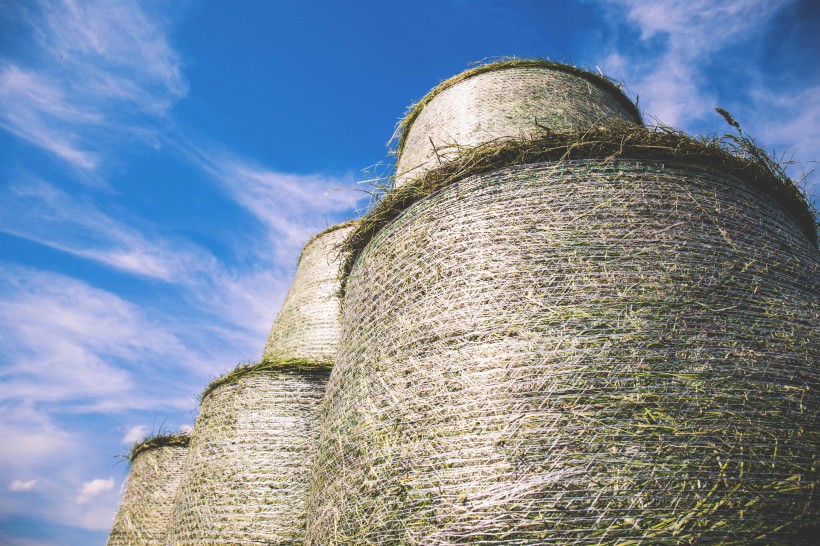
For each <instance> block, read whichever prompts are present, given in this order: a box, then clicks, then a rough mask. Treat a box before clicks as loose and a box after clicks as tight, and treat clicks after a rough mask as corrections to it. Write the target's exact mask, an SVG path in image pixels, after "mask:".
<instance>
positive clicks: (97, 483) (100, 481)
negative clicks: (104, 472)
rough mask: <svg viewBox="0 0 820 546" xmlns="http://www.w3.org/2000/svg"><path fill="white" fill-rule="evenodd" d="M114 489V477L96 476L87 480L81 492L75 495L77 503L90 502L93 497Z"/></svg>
mask: <svg viewBox="0 0 820 546" xmlns="http://www.w3.org/2000/svg"><path fill="white" fill-rule="evenodd" d="M112 489H114V478H95V479H93V480H91V481H90V482H85V483H84V484H83V486H82V488H81V489H80V493H79V494H78V495H77V496H76V497H74V503H75V504H88V503H89V502H90V501H91V499H93V498H94V497H96V496H97V495H99V494H100V493H103V492H105V491H110V490H112Z"/></svg>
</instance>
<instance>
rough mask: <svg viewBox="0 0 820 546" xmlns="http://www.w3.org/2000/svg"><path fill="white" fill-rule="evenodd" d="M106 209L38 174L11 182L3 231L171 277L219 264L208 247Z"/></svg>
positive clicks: (0, 223) (0, 220)
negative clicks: (150, 229)
mask: <svg viewBox="0 0 820 546" xmlns="http://www.w3.org/2000/svg"><path fill="white" fill-rule="evenodd" d="M146 230H148V227H147V226H143V227H142V229H138V228H135V227H133V226H130V225H128V224H126V223H124V222H122V221H120V220H116V219H114V218H113V217H112V216H110V215H109V214H106V213H104V212H102V211H101V210H100V209H99V208H98V207H96V206H95V205H94V204H93V203H92V202H91V201H90V200H89V199H85V200H82V199H80V198H75V197H72V196H70V195H68V194H67V193H65V192H64V191H62V190H60V189H58V188H57V187H55V186H53V185H51V184H48V183H46V182H43V181H41V180H38V179H29V180H27V181H26V183H25V184H16V185H12V186H11V187H10V188H8V196H7V199H6V200H4V201H3V203H2V204H0V231H4V232H6V233H10V234H12V235H16V236H18V237H22V238H25V239H28V240H31V241H35V242H37V243H40V244H43V245H46V246H49V247H51V248H55V249H57V250H61V251H63V252H67V253H69V254H73V255H75V256H80V257H83V258H87V259H90V260H93V261H96V262H99V263H102V264H105V265H107V266H110V267H113V268H115V269H119V270H121V271H125V272H127V273H132V274H135V275H141V276H144V277H149V278H154V279H159V280H162V281H166V282H187V281H188V280H189V279H191V278H192V277H194V276H195V275H196V274H199V273H202V272H207V271H209V270H212V269H213V268H215V267H216V259H215V258H214V257H213V256H212V255H211V253H210V252H208V251H207V250H205V249H203V248H201V247H198V246H196V245H194V244H191V243H189V242H187V241H183V240H176V241H174V240H168V239H167V238H163V237H159V236H157V235H156V234H154V233H151V234H148V235H146V234H145V233H144V232H145V231H146Z"/></svg>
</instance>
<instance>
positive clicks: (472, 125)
mask: <svg viewBox="0 0 820 546" xmlns="http://www.w3.org/2000/svg"><path fill="white" fill-rule="evenodd" d="M610 121H622V122H632V123H637V124H641V123H642V119H641V115H640V113H639V112H638V109H637V107H636V106H635V104H634V103H632V101H631V100H630V99H629V98H628V97H627V96H626V95H625V94H624V93H623V91H622V90H621V87H620V85H619V84H616V83H615V82H613V80H611V79H609V78H607V77H605V76H603V75H598V74H594V73H591V72H588V71H586V70H582V69H580V68H577V67H575V66H572V65H568V64H563V63H558V62H555V61H549V60H540V59H512V60H506V61H501V62H494V63H488V64H484V65H480V66H477V67H475V68H472V69H470V70H467V71H466V72H463V73H461V74H459V75H457V76H455V77H453V78H450V79H448V80H446V81H444V82H442V83H440V84H439V85H438V86H436V87H435V88H434V89H433V90H432V91H430V92H429V93H428V94H427V95H426V96H425V97H424V98H423V99H422V100H420V101H419V102H417V103H416V104H414V105H413V106H412V107H411V108H410V110H409V112H408V113H407V115H406V116H405V118H404V119H403V120H402V121H401V122H399V124H398V126H397V128H396V134H395V135H394V139H398V146H397V151H396V153H397V155H398V159H397V165H396V172H397V176H396V180H395V182H396V185H397V186H398V185H402V184H404V183H406V182H408V181H409V180H410V179H411V178H417V177H418V176H420V175H422V174H423V173H424V172H425V171H426V170H429V169H430V168H434V167H436V166H438V165H440V164H441V163H442V162H446V161H448V160H450V159H451V158H453V157H455V156H456V155H457V154H458V147H459V146H474V145H477V144H480V143H484V142H488V141H491V140H494V139H497V138H527V137H529V136H530V135H531V134H532V133H533V132H537V131H538V129H539V127H548V128H550V129H552V130H581V129H587V128H589V127H592V126H595V125H600V124H602V123H609V122H610Z"/></svg>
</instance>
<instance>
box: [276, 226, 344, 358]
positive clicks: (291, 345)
mask: <svg viewBox="0 0 820 546" xmlns="http://www.w3.org/2000/svg"><path fill="white" fill-rule="evenodd" d="M353 225H355V222H353V221H350V222H344V223H342V224H338V225H335V226H332V227H330V228H328V229H326V230H325V231H323V232H321V233H319V234H318V235H316V236H314V237H313V238H312V239H311V240H310V241H308V243H307V244H306V245H305V247H304V249H303V250H302V254H301V255H300V257H299V263H298V267H297V269H296V275H295V277H294V279H293V283H292V284H291V287H290V289H289V290H288V294H287V296H286V297H285V301H284V303H283V304H282V309H281V311H280V312H279V315H278V316H277V317H276V321H275V322H274V324H273V327H272V328H271V331H270V335H269V336H268V341H267V344H266V346H265V351H264V356H263V359H277V360H278V359H283V358H285V359H287V358H301V359H307V360H311V361H313V362H325V363H329V362H331V361H332V359H333V357H334V355H335V354H336V349H337V346H338V343H339V318H338V315H339V301H338V298H337V297H336V295H337V292H338V284H339V265H340V259H339V246H340V244H341V242H342V241H343V240H344V239H345V237H347V235H348V234H349V233H350V230H351V229H352V228H353Z"/></svg>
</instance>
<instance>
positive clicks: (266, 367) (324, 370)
mask: <svg viewBox="0 0 820 546" xmlns="http://www.w3.org/2000/svg"><path fill="white" fill-rule="evenodd" d="M332 367H333V364H332V363H328V362H316V361H313V360H308V359H305V358H277V359H267V360H262V361H261V362H256V363H252V364H240V365H239V366H237V367H236V368H234V369H233V370H231V371H230V372H228V373H226V374H225V375H223V376H221V377H218V378H216V379H214V380H213V381H211V382H210V383H209V384H208V386H207V387H205V390H203V391H202V395H201V396H200V400H205V398H207V397H208V395H209V394H211V393H212V392H214V391H215V390H216V389H218V388H219V387H221V386H223V385H231V384H234V383H237V382H239V381H241V380H242V379H243V378H245V377H249V376H254V375H264V374H271V373H278V372H297V373H302V374H305V373H306V374H317V375H326V374H329V373H330V370H331V368H332Z"/></svg>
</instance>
